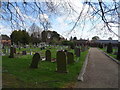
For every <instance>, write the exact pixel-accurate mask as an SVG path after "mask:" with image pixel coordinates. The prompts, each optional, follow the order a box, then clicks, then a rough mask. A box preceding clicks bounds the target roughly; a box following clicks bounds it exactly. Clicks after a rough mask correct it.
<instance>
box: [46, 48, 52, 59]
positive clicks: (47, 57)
mask: <svg viewBox="0 0 120 90" xmlns="http://www.w3.org/2000/svg"><path fill="white" fill-rule="evenodd" d="M45 56H46V61H51V52H50V50H47V51H46V52H45Z"/></svg>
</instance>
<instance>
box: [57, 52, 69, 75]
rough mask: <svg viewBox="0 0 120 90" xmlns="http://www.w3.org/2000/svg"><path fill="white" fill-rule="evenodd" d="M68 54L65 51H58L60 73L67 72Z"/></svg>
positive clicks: (58, 69) (58, 70)
mask: <svg viewBox="0 0 120 90" xmlns="http://www.w3.org/2000/svg"><path fill="white" fill-rule="evenodd" d="M66 63H67V62H66V55H65V52H63V51H58V52H57V72H59V73H67V67H66Z"/></svg>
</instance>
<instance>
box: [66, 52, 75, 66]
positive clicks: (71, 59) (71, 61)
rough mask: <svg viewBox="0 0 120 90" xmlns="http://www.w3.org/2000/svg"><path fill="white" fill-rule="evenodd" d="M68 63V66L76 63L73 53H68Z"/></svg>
mask: <svg viewBox="0 0 120 90" xmlns="http://www.w3.org/2000/svg"><path fill="white" fill-rule="evenodd" d="M67 63H68V64H72V63H74V55H73V53H71V52H67Z"/></svg>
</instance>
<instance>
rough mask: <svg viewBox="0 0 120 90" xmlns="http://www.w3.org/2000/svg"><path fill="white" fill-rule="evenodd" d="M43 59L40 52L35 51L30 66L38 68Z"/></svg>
mask: <svg viewBox="0 0 120 90" xmlns="http://www.w3.org/2000/svg"><path fill="white" fill-rule="evenodd" d="M39 61H41V57H40V54H39V53H35V54H34V55H33V58H32V62H31V65H30V68H38V63H39Z"/></svg>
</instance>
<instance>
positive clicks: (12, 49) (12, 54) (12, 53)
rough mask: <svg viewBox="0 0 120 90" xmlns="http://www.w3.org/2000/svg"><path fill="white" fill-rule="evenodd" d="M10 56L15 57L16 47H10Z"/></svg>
mask: <svg viewBox="0 0 120 90" xmlns="http://www.w3.org/2000/svg"><path fill="white" fill-rule="evenodd" d="M9 58H14V48H13V47H10V56H9Z"/></svg>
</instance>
